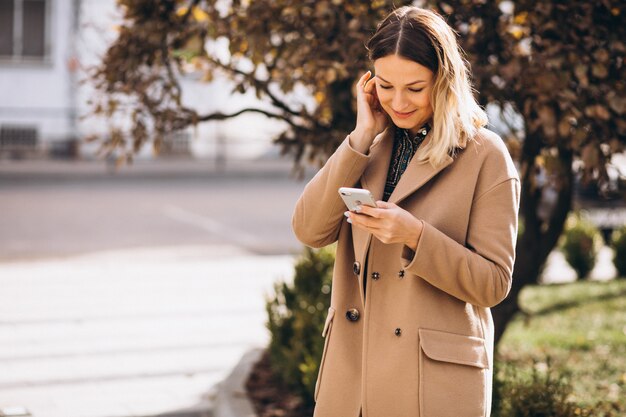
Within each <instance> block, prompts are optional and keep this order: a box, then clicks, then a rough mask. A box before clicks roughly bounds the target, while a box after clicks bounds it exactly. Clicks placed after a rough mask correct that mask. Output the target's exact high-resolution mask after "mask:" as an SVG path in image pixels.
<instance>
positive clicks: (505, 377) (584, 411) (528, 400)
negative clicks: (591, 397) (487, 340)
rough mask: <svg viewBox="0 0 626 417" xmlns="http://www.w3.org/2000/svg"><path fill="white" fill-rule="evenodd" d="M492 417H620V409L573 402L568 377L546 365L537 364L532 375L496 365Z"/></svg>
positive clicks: (571, 388) (610, 403)
mask: <svg viewBox="0 0 626 417" xmlns="http://www.w3.org/2000/svg"><path fill="white" fill-rule="evenodd" d="M496 365H497V366H496V370H495V371H494V388H493V407H492V417H573V416H580V417H618V416H620V415H622V414H621V411H622V409H621V407H620V406H619V405H618V404H617V403H614V402H608V401H603V400H601V401H599V402H598V403H596V404H594V405H593V406H592V407H587V406H583V405H580V404H577V403H575V402H574V401H573V400H572V397H573V392H574V388H573V387H572V384H571V383H570V381H569V378H568V374H567V373H566V372H564V371H557V370H554V369H552V368H551V367H550V360H549V358H548V361H547V364H545V363H535V366H534V367H533V368H532V370H531V371H530V372H526V373H522V372H521V371H520V369H517V368H513V367H506V368H504V369H500V370H499V368H502V366H501V364H499V363H498V364H496Z"/></svg>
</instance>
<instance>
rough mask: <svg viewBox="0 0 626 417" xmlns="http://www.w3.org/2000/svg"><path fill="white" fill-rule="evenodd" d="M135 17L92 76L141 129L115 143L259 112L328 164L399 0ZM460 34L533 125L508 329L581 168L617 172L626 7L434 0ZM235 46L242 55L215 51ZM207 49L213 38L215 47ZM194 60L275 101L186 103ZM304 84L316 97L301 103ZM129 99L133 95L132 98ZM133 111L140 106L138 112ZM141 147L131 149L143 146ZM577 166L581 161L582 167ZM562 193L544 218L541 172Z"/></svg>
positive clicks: (285, 140)
mask: <svg viewBox="0 0 626 417" xmlns="http://www.w3.org/2000/svg"><path fill="white" fill-rule="evenodd" d="M118 3H119V4H120V6H121V7H122V8H123V10H124V23H123V24H122V26H121V29H120V35H119V38H118V39H117V41H116V42H115V43H114V44H113V45H111V47H110V48H109V49H108V51H107V53H106V55H105V57H104V59H103V62H102V63H101V65H100V66H99V67H98V68H97V69H96V71H95V72H94V74H93V79H94V80H95V82H96V85H97V87H98V88H99V89H100V90H101V91H102V92H104V93H105V94H104V95H103V99H102V100H101V101H100V102H98V103H96V104H95V111H96V113H101V114H106V115H108V116H113V115H115V114H117V113H120V112H125V114H128V115H129V116H130V118H131V121H132V123H131V128H130V129H128V130H127V131H123V130H122V129H120V128H118V127H113V128H112V130H111V134H110V135H109V138H108V139H107V140H106V141H105V142H104V145H105V146H106V147H108V148H109V149H112V148H115V147H118V148H119V147H123V148H128V147H129V145H130V144H132V145H133V146H131V148H132V150H134V151H137V150H138V149H139V148H140V147H141V146H142V145H143V144H144V143H146V142H149V141H153V142H154V143H155V144H156V145H157V147H158V144H159V143H160V142H161V141H162V140H163V137H164V136H165V135H166V134H168V133H169V132H172V131H176V130H179V129H183V128H185V127H188V126H191V125H194V124H197V123H201V122H204V121H208V120H224V119H227V118H231V117H236V116H238V115H240V114H243V113H246V112H257V113H262V114H265V115H266V116H267V117H270V118H274V119H278V120H282V121H284V122H285V123H286V126H287V127H286V129H285V131H284V132H283V133H281V134H280V135H279V136H278V137H277V138H276V140H275V141H276V143H277V144H279V145H280V146H281V149H282V151H283V153H284V154H290V155H292V156H293V158H294V160H295V162H296V166H298V164H300V163H302V162H303V161H304V160H309V161H314V160H318V161H323V160H325V158H327V157H328V156H329V155H330V154H331V153H332V152H333V151H334V149H335V148H336V147H337V145H338V144H339V142H340V141H341V140H342V139H343V138H344V137H345V135H346V134H347V133H348V132H350V131H351V130H352V129H353V127H354V126H353V125H354V121H355V107H354V97H353V94H352V91H353V84H354V82H355V80H356V79H358V77H359V75H360V74H362V72H363V71H364V70H365V69H366V68H368V66H369V62H368V61H367V55H366V51H365V48H364V43H365V41H366V40H367V39H368V37H369V36H370V35H371V34H372V33H373V30H374V28H375V25H376V23H377V22H379V21H380V20H381V19H382V17H384V16H385V15H386V14H387V13H388V12H389V11H390V10H391V9H392V8H393V7H394V5H395V6H400V5H403V4H412V3H421V2H409V1H396V2H393V1H391V0H371V1H356V0H305V1H293V0H276V1H270V0H248V1H245V0H232V2H231V3H230V6H228V7H221V8H220V4H221V5H222V6H223V5H224V3H223V2H218V1H216V0H167V1H166V0H163V1H159V2H153V1H150V0H118ZM430 6H431V7H433V8H434V9H435V10H437V11H439V12H440V13H441V14H443V15H444V16H446V18H447V19H448V22H449V23H450V24H451V25H452V26H453V27H455V28H456V30H457V31H458V33H459V39H460V42H461V45H462V46H463V48H464V49H465V51H466V53H467V58H468V61H469V62H470V64H471V66H472V69H473V76H474V83H475V86H476V89H477V91H478V92H479V100H480V101H481V103H482V104H484V105H486V104H493V105H498V106H500V107H501V108H503V109H505V108H512V109H513V110H514V111H515V112H516V113H518V114H519V115H521V117H522V119H523V125H524V126H523V129H521V130H519V131H517V130H512V131H511V134H510V135H508V136H507V137H506V138H505V139H506V141H507V145H508V147H509V150H510V151H511V154H512V155H513V157H514V159H516V160H517V161H518V162H519V166H520V176H521V179H522V198H521V201H522V205H521V210H520V222H521V224H522V227H521V229H520V230H521V231H522V232H521V233H520V236H519V239H518V245H517V254H516V256H517V262H516V267H515V272H514V280H513V289H512V291H511V294H510V296H509V297H508V298H507V300H505V302H503V303H502V304H500V305H499V306H498V307H496V308H495V309H494V319H495V322H496V329H497V330H496V333H497V334H496V337H497V339H499V338H500V336H501V335H502V333H503V331H504V329H505V328H506V324H507V323H508V322H509V321H510V320H511V318H512V317H513V316H514V314H515V313H516V312H517V311H518V310H519V305H518V302H517V300H518V295H519V293H520V291H521V289H522V288H524V286H526V285H528V284H531V283H535V282H536V281H537V278H538V276H539V274H540V272H541V268H542V266H543V265H544V263H545V261H546V259H547V256H548V254H549V253H550V252H551V251H552V249H553V248H554V247H555V245H556V243H557V240H558V238H559V236H560V235H561V232H562V230H563V225H564V222H565V219H566V217H567V214H568V213H569V212H570V210H571V209H572V194H573V183H574V175H575V174H576V172H575V170H574V165H573V162H574V161H575V160H578V161H579V164H578V165H580V173H581V174H582V180H583V181H596V182H598V183H599V184H600V185H602V183H603V182H605V181H606V179H607V176H606V164H607V163H608V161H609V160H610V157H611V155H612V154H613V153H615V152H620V151H622V150H623V149H624V144H625V142H626V120H625V119H624V115H625V114H626V81H625V80H626V66H625V65H624V64H625V63H624V55H625V53H626V45H625V44H624V41H623V40H624V39H626V29H625V28H626V19H625V16H626V8H625V7H626V6H624V4H623V2H621V1H619V0H602V1H597V2H588V1H583V0H572V1H564V0H560V1H557V0H554V1H544V2H535V1H526V0H521V1H515V2H512V1H484V0H456V1H447V2H445V3H444V2H432V3H431V4H430ZM220 39H226V40H227V41H228V45H229V49H230V53H231V57H230V59H228V60H220V59H218V58H216V57H215V56H213V55H212V54H211V53H209V52H208V51H209V50H210V45H211V44H212V43H213V42H215V41H216V40H220ZM207 45H208V46H209V47H207ZM189 67H192V68H193V69H194V70H195V71H202V73H203V74H204V79H206V80H212V79H213V78H214V77H215V75H216V74H218V73H221V74H225V75H226V76H228V77H229V78H230V79H232V80H233V81H234V82H235V89H234V91H233V92H238V93H243V92H245V91H249V90H251V91H254V92H255V93H256V94H257V96H258V97H259V98H260V99H263V100H264V101H265V102H266V103H268V104H269V105H270V109H269V110H268V109H267V108H266V107H264V108H244V109H241V110H240V111H238V112H235V113H233V114H224V113H221V112H215V113H211V114H198V113H197V112H196V111H195V110H194V109H192V108H188V107H185V106H184V104H183V102H182V96H181V95H182V91H181V88H180V85H179V83H178V81H177V80H178V77H179V75H180V74H181V73H184V72H185V71H187V70H188V68H189ZM296 86H301V87H303V88H305V89H306V90H307V91H308V93H309V94H310V96H311V97H313V98H314V99H315V105H314V106H310V105H307V103H305V102H295V103H294V99H293V95H290V94H291V93H293V91H294V88H296ZM122 103H123V104H122ZM127 106H130V107H129V108H130V111H129V110H128V109H127ZM132 150H131V153H132ZM577 169H578V168H577ZM540 170H542V171H543V172H545V173H546V174H547V175H548V177H549V178H550V179H551V182H552V186H553V187H554V188H555V190H556V191H557V192H558V198H557V202H556V205H555V206H554V207H552V209H551V210H550V211H549V212H548V213H547V214H546V215H540V214H539V212H538V207H539V205H540V203H541V196H542V187H543V186H544V185H543V184H542V182H541V181H539V180H538V178H539V176H538V175H537V173H538V171H540Z"/></svg>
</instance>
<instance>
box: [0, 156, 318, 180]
mask: <svg viewBox="0 0 626 417" xmlns="http://www.w3.org/2000/svg"><path fill="white" fill-rule="evenodd" d="M293 166H294V163H293V161H292V160H291V159H290V158H288V157H283V158H280V159H277V158H268V159H256V160H228V161H226V163H225V164H224V165H219V164H217V163H216V162H215V161H214V160H208V159H193V158H158V159H154V160H138V161H134V162H132V163H131V164H126V165H121V166H119V167H117V168H116V167H115V165H114V164H111V163H108V162H107V161H104V160H76V161H74V160H54V159H43V160H22V161H19V160H18V161H13V160H0V184H3V183H4V184H13V183H24V182H28V181H34V180H37V181H39V182H41V181H42V180H43V181H50V182H52V181H70V180H71V181H76V180H77V179H78V180H82V181H93V180H103V179H106V180H111V179H116V178H117V179H120V180H122V179H123V180H128V179H135V180H141V179H151V180H154V179H163V180H177V179H183V178H184V179H193V178H203V179H207V178H216V179H218V178H219V179H223V178H259V177H262V178H288V177H290V175H291V171H292V169H293ZM315 171H316V170H315V169H314V168H313V167H307V168H306V171H305V172H306V176H308V177H311V176H312V175H313V174H314V173H315Z"/></svg>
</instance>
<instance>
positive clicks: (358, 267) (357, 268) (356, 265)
mask: <svg viewBox="0 0 626 417" xmlns="http://www.w3.org/2000/svg"><path fill="white" fill-rule="evenodd" d="M352 272H354V275H359V274H360V273H361V264H360V263H358V262H354V263H353V264H352Z"/></svg>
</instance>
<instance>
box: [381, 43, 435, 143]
mask: <svg viewBox="0 0 626 417" xmlns="http://www.w3.org/2000/svg"><path fill="white" fill-rule="evenodd" d="M374 70H375V71H376V93H377V94H378V99H379V101H380V104H381V106H382V108H383V110H385V112H386V113H387V114H389V116H390V117H391V119H392V120H393V122H394V124H395V125H396V126H398V127H401V128H403V129H409V130H410V131H411V133H413V134H415V133H417V131H418V130H419V128H421V127H422V126H423V125H424V124H425V123H426V122H428V121H429V120H430V119H431V118H432V117H433V108H432V106H431V103H430V92H431V89H432V85H433V81H434V80H433V72H432V71H431V70H429V69H428V68H426V67H425V66H423V65H420V64H418V63H417V62H415V61H411V60H409V59H406V58H402V57H400V56H398V55H387V56H386V57H383V58H378V59H377V60H376V61H374Z"/></svg>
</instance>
